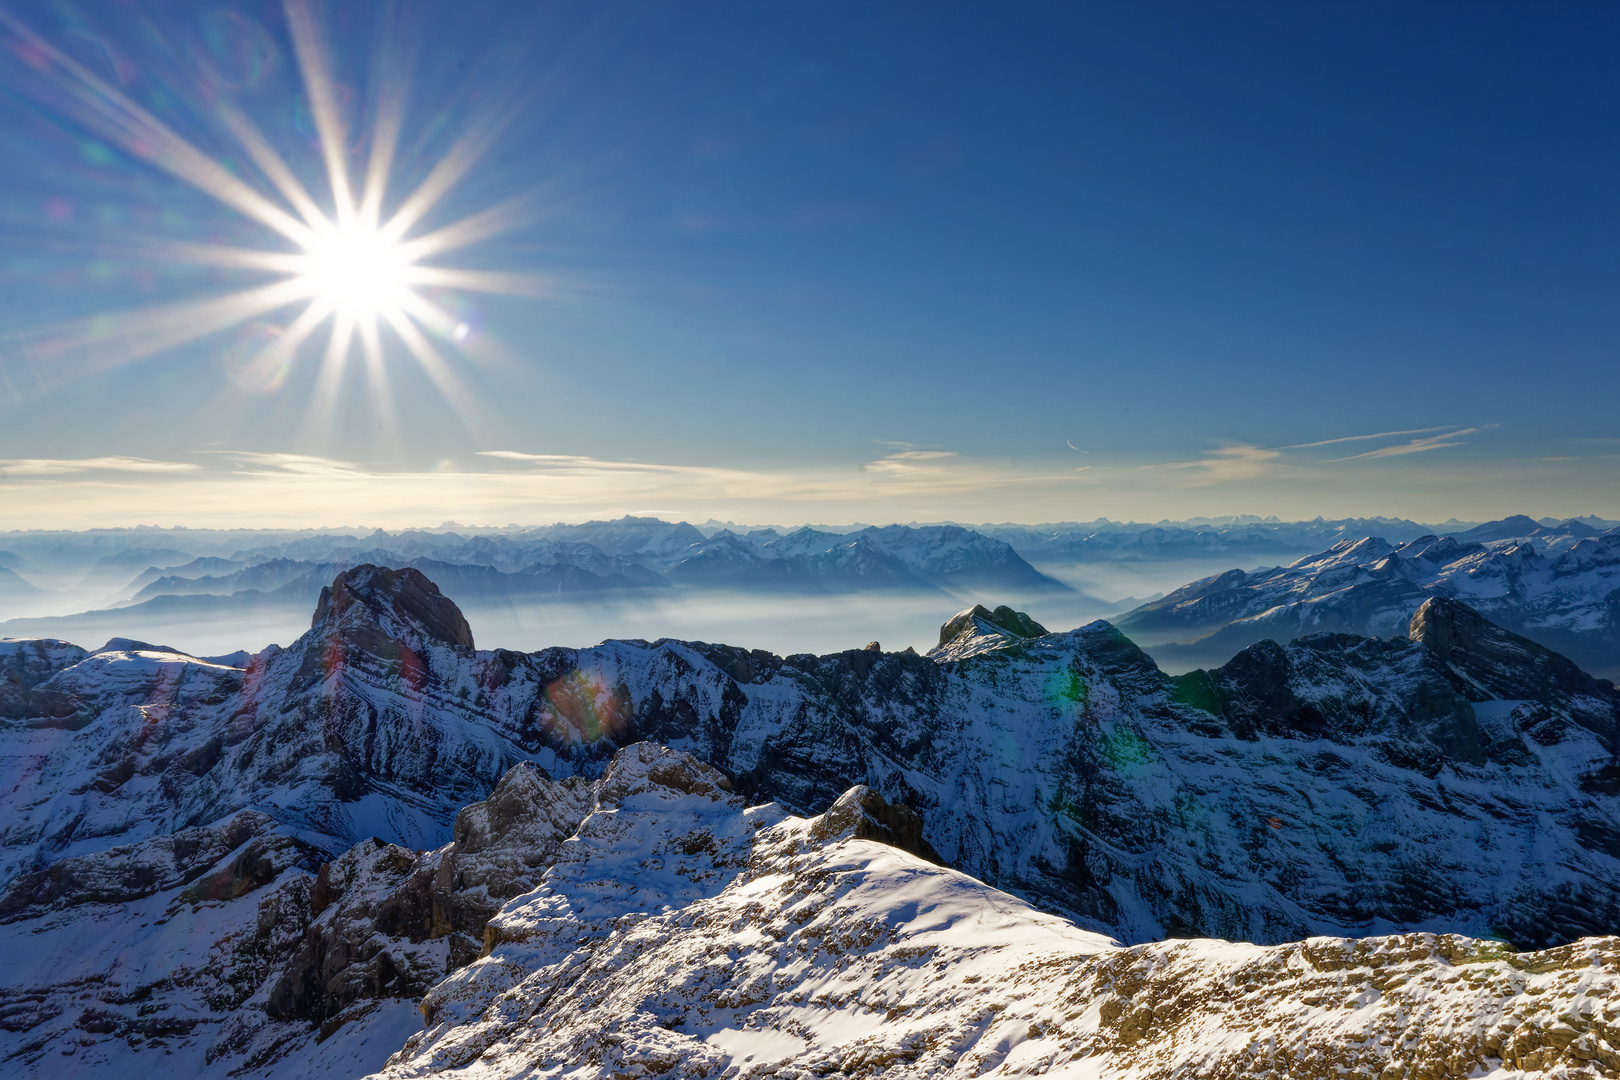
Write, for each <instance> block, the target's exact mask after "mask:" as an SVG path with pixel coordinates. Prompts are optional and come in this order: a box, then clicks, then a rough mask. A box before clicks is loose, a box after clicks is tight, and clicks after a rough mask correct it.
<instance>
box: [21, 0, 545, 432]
mask: <svg viewBox="0 0 1620 1080" xmlns="http://www.w3.org/2000/svg"><path fill="white" fill-rule="evenodd" d="M283 10H284V12H285V15H286V20H287V31H288V34H289V36H290V37H291V39H292V43H293V46H294V53H295V56H296V60H297V66H298V70H299V72H300V74H301V75H302V79H303V85H304V93H305V97H306V99H307V102H308V106H309V113H310V115H311V116H312V118H313V120H314V124H315V128H316V135H317V141H318V144H319V148H320V158H321V164H322V165H324V171H325V173H326V181H327V187H328V189H329V190H328V192H320V191H315V190H311V189H309V188H307V187H306V186H305V185H304V183H303V182H302V181H301V180H300V179H299V172H300V171H301V170H298V169H295V168H294V167H293V166H292V164H291V163H290V162H289V160H288V159H287V158H286V157H284V156H283V154H282V152H281V151H280V150H278V149H277V148H276V147H274V146H272V144H271V142H270V140H268V139H267V138H266V137H265V136H264V134H263V133H262V132H261V131H260V130H259V129H258V127H257V126H256V125H255V124H254V123H253V122H252V121H251V120H250V119H249V118H248V116H247V114H246V113H245V112H244V111H243V109H242V108H240V107H239V106H238V105H237V104H236V103H235V102H234V100H232V99H231V98H230V97H229V95H228V94H226V93H224V92H223V91H221V92H218V93H216V94H214V95H213V96H212V97H210V99H209V100H210V107H211V108H212V110H213V113H214V115H213V117H212V119H213V120H214V121H217V122H218V125H219V126H220V128H222V129H223V131H224V132H227V133H228V134H229V136H230V137H231V138H232V139H233V140H234V142H235V144H236V151H235V152H236V154H237V155H240V156H239V158H238V160H237V161H235V162H227V161H225V160H221V159H219V158H216V157H214V156H211V155H209V154H208V153H206V152H205V151H204V150H202V149H201V148H199V147H198V146H197V145H196V144H194V143H192V142H190V141H189V140H187V139H186V138H185V137H183V136H182V135H180V134H179V133H178V132H177V131H175V130H174V129H173V128H172V127H170V126H169V125H167V124H166V123H164V122H163V121H162V120H160V119H159V118H158V117H157V116H155V115H153V114H152V113H150V112H148V111H147V110H146V109H144V108H142V107H141V106H140V105H139V104H137V103H136V102H135V101H133V100H132V99H130V98H129V97H128V96H126V95H125V94H124V93H123V92H122V91H121V90H120V89H119V88H118V87H116V86H113V85H111V84H110V83H108V82H107V81H106V80H104V79H102V78H101V77H100V76H98V75H97V74H96V73H94V72H93V71H91V70H89V69H88V68H86V67H85V66H84V65H83V64H80V63H79V62H77V61H76V60H74V59H73V58H72V57H71V56H69V55H67V54H66V53H64V52H63V51H62V50H60V49H58V48H56V47H55V46H53V45H52V44H51V43H50V42H48V41H47V40H45V39H44V38H43V37H41V36H40V35H38V34H36V33H34V32H33V31H32V30H30V29H29V28H27V27H26V26H24V25H23V24H22V23H21V22H20V21H19V20H17V19H16V18H15V17H14V16H12V15H10V14H9V13H8V12H6V11H5V10H4V9H3V8H0V38H3V37H4V36H5V35H6V34H7V33H9V35H10V36H11V39H12V40H11V41H10V42H9V44H10V45H11V47H12V49H13V51H17V52H18V53H19V55H24V54H26V55H27V56H28V57H29V58H30V64H31V66H32V68H33V70H34V71H35V72H36V73H37V76H38V81H37V82H36V83H35V84H34V85H32V86H31V87H30V89H31V90H33V91H35V92H37V93H38V94H39V95H40V97H41V100H42V102H45V103H47V104H48V105H50V106H52V107H54V108H55V109H57V110H59V111H61V112H62V113H63V114H65V115H66V116H68V117H70V118H72V119H73V120H74V121H76V122H77V123H79V124H81V125H83V126H84V127H85V128H87V129H89V130H90V131H92V132H93V133H95V134H97V135H99V136H101V137H103V138H105V139H107V140H108V141H110V142H113V143H115V144H117V145H118V146H119V147H121V148H122V149H123V150H124V151H125V152H126V153H128V154H129V155H131V156H132V157H134V158H136V159H139V160H141V161H144V162H146V163H147V164H149V165H151V166H153V167H154V168H157V169H161V170H163V171H165V172H167V173H169V174H170V175H172V176H174V177H176V178H178V179H180V180H182V181H184V182H186V183H187V184H190V185H191V186H192V187H194V188H196V189H197V190H199V191H201V192H204V193H206V194H208V195H210V196H212V197H213V198H214V199H216V200H217V201H218V202H219V203H221V204H222V205H223V206H225V207H228V208H229V209H231V210H232V211H235V212H236V213H239V214H241V215H242V216H243V217H245V218H248V219H250V220H252V221H254V222H256V223H258V224H259V225H261V226H263V227H264V228H265V229H266V230H267V231H268V234H269V235H268V236H267V239H268V240H269V241H270V242H269V243H267V244H266V245H265V246H264V247H248V246H230V245H222V244H207V243H191V242H183V241H174V242H161V243H154V244H153V245H151V247H152V251H153V254H154V256H156V257H160V258H164V259H168V260H172V261H176V262H189V263H193V264H196V265H205V266H217V267H230V268H234V269H238V270H248V271H258V272H261V273H263V274H265V275H267V276H268V278H269V280H267V281H266V283H264V284H260V285H256V286H252V287H249V288H245V289H241V290H239V291H237V292H231V293H225V294H223V295H216V296H212V297H208V298H206V299H201V300H190V301H184V302H181V303H175V304H169V305H165V306H161V307H152V308H142V309H138V310H132V311H125V312H116V313H106V314H103V315H97V316H95V317H94V318H92V319H87V320H82V321H81V322H79V323H73V324H67V325H65V326H63V327H60V328H58V331H57V332H55V333H54V336H52V335H41V338H40V349H41V351H42V352H46V353H48V354H50V355H52V356H54V357H58V358H65V357H68V356H72V355H74V354H75V353H77V354H82V355H84V356H86V357H87V358H89V357H93V358H94V363H95V364H96V365H98V366H99V368H100V369H105V368H106V367H107V366H110V365H113V364H118V363H126V362H129V361H132V360H138V359H142V358H144V357H147V356H151V355H153V354H155V353H160V352H164V351H167V350H170V349H174V348H177V347H179V346H182V345H185V344H187V343H189V342H193V341H196V340H198V339H201V338H204V337H207V336H208V335H210V334H218V333H221V332H223V331H227V330H231V329H233V328H236V327H240V326H243V325H245V324H248V323H250V322H253V321H254V320H262V319H265V318H266V317H272V318H274V317H276V315H277V313H278V312H288V313H290V314H288V315H286V316H284V317H283V318H284V323H283V325H282V326H281V327H280V328H279V329H277V330H276V331H275V332H274V333H271V334H268V335H266V337H267V342H266V343H265V344H264V346H263V349H262V352H259V353H258V354H257V355H255V356H252V357H250V358H249V359H248V360H247V361H246V362H244V363H243V364H241V365H240V367H241V370H240V371H239V372H236V375H240V376H241V378H240V379H239V380H238V381H239V382H240V383H241V384H242V385H244V386H247V387H252V388H255V389H261V388H263V389H271V390H273V389H276V388H279V387H280V386H282V385H284V383H285V379H284V375H285V373H286V372H287V371H288V370H290V369H291V368H292V367H293V366H295V365H296V364H298V363H300V362H301V359H300V358H301V357H302V356H303V355H304V353H305V352H306V351H308V350H305V349H304V345H305V343H306V342H312V341H318V340H319V337H320V336H321V333H322V331H323V330H324V331H326V335H325V336H326V344H325V348H324V349H315V350H313V351H314V352H316V353H317V354H318V355H319V356H320V360H319V365H320V367H319V372H318V374H317V377H316V379H315V380H314V384H313V385H314V394H315V405H316V409H315V410H313V412H314V414H316V415H324V414H326V413H329V412H330V409H331V407H332V405H333V403H334V401H335V399H336V397H337V395H338V393H339V388H340V387H341V386H342V384H343V382H344V379H345V369H346V366H347V364H348V360H349V358H350V354H351V352H352V351H353V349H354V347H355V346H356V345H358V347H359V351H360V353H361V354H362V356H363V358H364V361H365V363H364V374H365V377H366V378H367V379H368V380H369V381H370V382H371V384H372V388H373V390H374V391H376V392H375V393H374V394H373V399H374V400H375V401H378V402H386V401H387V399H388V394H387V388H386V382H387V379H388V373H387V365H386V364H385V349H384V331H386V332H387V335H388V336H389V337H390V338H391V339H392V340H393V341H394V342H396V343H397V344H398V345H401V346H403V347H404V352H405V353H407V354H409V356H410V357H411V358H412V359H413V360H415V361H416V363H417V364H418V365H419V366H420V368H421V369H422V371H423V372H425V373H426V374H427V376H428V377H429V379H431V381H432V382H433V383H434V385H435V386H436V387H437V388H438V390H439V391H440V393H441V394H442V395H443V397H444V398H445V400H446V401H447V402H449V403H450V404H451V405H452V406H453V407H455V408H456V410H457V411H458V412H463V411H465V408H466V406H465V395H464V394H463V392H462V389H461V387H460V384H459V381H458V377H457V374H456V367H457V365H458V364H459V363H461V362H462V361H464V360H467V359H471V358H472V357H473V355H474V354H473V353H472V352H471V351H470V350H471V349H472V348H473V347H474V346H476V345H477V344H478V343H477V342H476V341H473V340H470V338H471V337H472V335H471V334H470V328H469V326H468V323H467V322H466V321H465V320H464V319H463V318H461V317H458V316H457V315H455V314H452V312H451V311H450V310H447V309H446V307H445V302H446V301H445V296H446V294H447V293H449V292H453V291H457V290H465V291H470V292H481V293H499V294H505V295H514V296H522V297H531V298H543V297H548V296H551V295H553V292H554V290H553V288H552V285H551V283H549V282H547V281H544V280H542V279H540V278H537V277H535V276H533V275H530V274H523V273H508V272H493V271H487V270H472V269H466V268H463V267H448V266H444V265H436V264H434V263H432V262H430V260H435V259H437V258H438V257H440V256H443V255H445V254H450V253H456V252H464V251H466V250H467V249H468V248H470V247H472V246H473V245H475V244H477V243H479V242H480V241H483V240H486V239H488V238H490V237H493V236H496V235H498V234H500V233H503V232H505V231H507V230H509V229H512V228H515V227H517V226H519V225H521V224H523V223H525V222H527V221H530V220H533V219H534V218H535V217H536V216H537V213H538V212H537V209H536V206H535V204H534V202H533V200H532V199H531V198H529V197H525V196H519V197H516V198H513V199H511V200H508V201H507V202H503V203H498V204H496V205H493V206H488V207H486V208H484V209H482V210H479V211H477V212H474V213H471V214H469V215H467V216H464V217H461V218H460V219H458V220H453V221H451V222H449V223H448V224H440V225H437V226H436V227H432V228H427V229H424V226H426V225H427V224H428V223H429V221H430V220H431V218H432V215H433V213H434V211H435V209H436V208H437V207H438V206H440V205H441V203H442V202H443V201H444V199H445V197H446V196H447V194H448V193H449V192H450V191H451V190H452V189H453V188H454V187H455V186H456V185H457V184H458V183H459V182H460V181H461V180H462V179H463V178H464V177H466V176H467V174H468V173H469V172H470V171H471V170H472V169H473V168H474V166H475V165H476V164H477V163H478V161H479V159H480V158H481V157H482V156H483V155H484V154H485V153H486V152H487V151H488V150H489V149H490V148H491V147H493V146H495V145H497V143H498V142H499V140H500V137H501V134H502V132H503V129H504V128H505V126H506V125H507V124H509V123H510V122H512V120H513V118H514V117H515V116H516V115H518V113H517V111H516V110H515V109H506V108H502V109H493V110H490V111H489V113H488V114H487V115H483V116H479V117H475V118H473V119H472V120H471V121H470V122H469V123H468V124H467V126H466V128H465V129H464V130H463V132H462V133H461V135H460V136H459V137H458V138H457V140H456V142H455V144H454V145H452V146H451V147H450V148H449V150H448V151H447V152H446V153H445V154H444V156H443V157H442V158H439V159H438V160H437V161H436V162H435V163H433V164H432V165H431V166H430V167H429V168H428V169H427V171H426V175H424V176H423V177H422V178H421V179H420V181H419V182H418V183H417V184H416V186H415V187H414V189H412V190H408V191H395V190H392V189H393V188H394V187H395V186H396V185H397V178H396V177H394V176H393V172H394V151H395V148H396V147H397V146H398V145H399V143H400V139H401V136H402V134H403V130H404V119H405V111H406V110H405V102H406V98H407V97H408V86H407V84H406V81H405V80H406V72H407V66H406V65H402V64H399V63H394V64H392V65H389V64H384V65H383V67H382V68H380V69H379V70H381V71H382V72H383V76H382V77H380V78H379V79H378V80H377V81H376V90H375V94H376V100H375V101H374V102H372V105H371V108H370V109H369V110H367V112H366V114H367V115H369V116H370V117H371V118H372V122H371V125H370V129H369V130H367V131H363V132H351V131H349V130H348V129H347V125H346V124H345V121H344V110H343V109H342V108H340V104H339V102H340V98H341V96H342V95H341V94H340V93H339V92H338V90H337V89H336V83H335V79H334V73H333V70H332V64H331V57H330V54H329V52H328V50H327V48H326V47H325V44H324V42H323V41H322V39H321V34H320V32H319V26H318V24H319V20H318V19H317V18H316V13H315V12H314V10H312V8H311V6H310V0H285V3H284V8H283ZM387 58H388V57H387V55H386V52H385V54H384V55H383V59H385V60H386V59H387ZM247 166H251V167H247ZM453 306H454V305H452V307H453ZM277 321H281V320H277ZM486 347H487V346H486ZM391 351H397V350H391ZM447 353H448V355H447ZM233 377H235V375H233Z"/></svg>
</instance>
